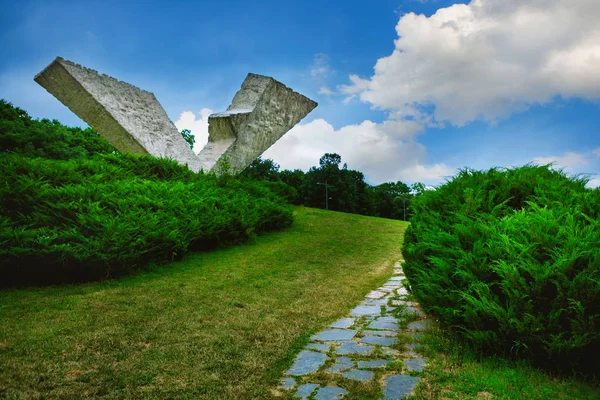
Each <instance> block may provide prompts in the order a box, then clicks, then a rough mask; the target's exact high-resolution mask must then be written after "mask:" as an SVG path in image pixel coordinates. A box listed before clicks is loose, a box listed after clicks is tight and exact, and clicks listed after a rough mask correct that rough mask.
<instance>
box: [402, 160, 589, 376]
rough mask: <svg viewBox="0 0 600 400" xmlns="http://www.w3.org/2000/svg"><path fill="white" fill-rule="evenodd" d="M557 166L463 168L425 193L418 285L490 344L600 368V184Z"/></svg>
mask: <svg viewBox="0 0 600 400" xmlns="http://www.w3.org/2000/svg"><path fill="white" fill-rule="evenodd" d="M586 182H587V181H586V179H582V178H573V177H568V176H566V175H565V174H564V173H562V172H560V171H555V170H552V169H551V168H549V167H548V166H539V167H538V166H531V165H527V166H524V167H521V168H516V169H491V170H489V171H473V170H463V171H461V172H460V173H459V174H458V176H456V177H455V178H454V179H452V180H451V181H449V182H447V183H446V184H444V185H442V186H440V187H439V188H437V189H436V190H432V191H427V192H425V193H424V194H422V195H420V196H417V198H416V199H415V201H414V202H413V203H412V205H411V207H412V208H413V210H412V211H413V213H414V214H413V217H412V219H411V225H410V227H409V229H408V230H407V232H406V236H405V240H404V245H403V253H404V256H405V259H406V264H405V268H404V270H405V272H406V275H407V277H408V279H409V281H410V284H411V290H412V293H413V295H414V296H415V297H416V298H417V299H418V300H419V302H420V303H421V304H422V306H423V307H424V308H425V309H426V310H427V311H428V312H429V313H430V314H432V315H434V316H436V317H437V318H439V320H440V321H441V323H442V324H444V325H446V326H447V327H449V328H450V329H452V330H453V331H455V332H457V333H458V334H459V335H461V336H462V337H464V338H465V339H466V340H467V341H469V342H470V343H471V344H472V345H473V346H474V347H475V348H477V349H479V350H481V351H482V352H494V353H501V354H504V355H512V356H514V357H519V358H521V357H522V358H528V359H531V360H533V361H534V362H536V363H537V364H538V365H540V366H544V367H548V368H552V369H555V368H558V369H562V370H576V371H579V372H584V373H597V372H598V371H597V368H598V367H597V362H596V360H595V358H596V357H597V354H598V351H600V225H599V222H598V218H599V217H600V190H598V189H589V188H586V187H585V185H586Z"/></svg>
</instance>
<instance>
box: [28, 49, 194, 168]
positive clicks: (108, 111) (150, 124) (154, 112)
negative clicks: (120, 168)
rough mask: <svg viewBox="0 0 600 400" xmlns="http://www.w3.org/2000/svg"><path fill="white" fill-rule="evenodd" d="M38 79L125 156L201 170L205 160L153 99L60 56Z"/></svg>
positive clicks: (38, 81)
mask: <svg viewBox="0 0 600 400" xmlns="http://www.w3.org/2000/svg"><path fill="white" fill-rule="evenodd" d="M34 79H35V81H36V82H37V83H39V84H40V85H41V86H43V87H44V88H45V89H46V90H47V91H48V92H50V93H51V94H52V95H54V96H55V97H56V98H57V99H58V100H60V101H61V102H62V103H63V104H64V105H65V106H67V107H68V108H69V109H70V110H71V111H73V112H74V113H75V114H76V115H77V116H78V117H80V118H81V119H83V120H84V121H86V122H87V123H88V124H89V125H90V126H91V127H92V128H94V129H95V130H96V131H97V132H98V133H99V134H100V135H102V136H103V137H104V138H105V139H106V140H108V142H109V143H110V144H112V145H113V146H115V147H116V148H117V150H119V151H120V152H123V153H133V154H140V155H141V154H151V155H153V156H157V157H168V158H172V159H174V160H176V161H177V162H179V163H180V164H187V165H188V168H190V169H191V170H193V171H199V170H200V168H201V166H202V163H201V161H200V159H199V158H198V157H197V156H196V154H194V152H193V151H192V149H190V147H189V146H188V144H187V142H186V141H185V140H184V139H183V137H182V136H181V134H180V133H179V131H178V130H177V128H176V127H175V125H174V124H173V122H171V120H169V117H168V116H167V113H166V112H165V110H164V109H163V108H162V107H161V105H160V103H159V102H158V100H156V97H154V94H152V93H150V92H147V91H145V90H141V89H138V88H137V87H135V86H133V85H130V84H128V83H125V82H121V81H118V80H116V79H114V78H111V77H110V76H107V75H100V74H99V73H98V72H96V71H94V70H92V69H89V68H85V67H82V66H81V65H78V64H75V63H73V62H71V61H67V60H65V59H63V58H61V57H57V58H56V59H55V60H54V61H53V62H52V63H51V64H50V65H48V66H47V67H46V68H45V69H44V70H43V71H42V72H40V73H39V74H38V75H36V77H35V78H34Z"/></svg>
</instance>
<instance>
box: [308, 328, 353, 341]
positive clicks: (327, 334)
mask: <svg viewBox="0 0 600 400" xmlns="http://www.w3.org/2000/svg"><path fill="white" fill-rule="evenodd" d="M357 332H358V331H356V330H353V329H327V330H324V331H322V332H319V333H317V334H315V335H312V336H311V337H310V339H311V340H321V341H345V340H350V339H352V338H353V337H354V336H355V335H356V333H357Z"/></svg>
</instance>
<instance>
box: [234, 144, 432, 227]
mask: <svg viewBox="0 0 600 400" xmlns="http://www.w3.org/2000/svg"><path fill="white" fill-rule="evenodd" d="M340 165H341V167H340ZM240 176H241V177H243V178H246V179H253V180H259V181H261V180H266V181H271V182H283V183H285V184H287V185H289V186H290V187H292V188H293V189H294V192H293V193H292V195H291V199H290V200H291V202H292V203H293V204H297V205H305V206H307V207H315V208H322V209H325V208H328V209H329V210H333V211H342V212H348V213H353V214H362V215H371V216H377V217H382V218H392V219H400V220H405V221H406V220H409V219H410V214H411V208H410V203H411V200H412V199H413V198H414V197H415V196H418V195H420V194H422V193H423V192H424V191H425V190H426V187H425V185H424V184H422V183H420V182H417V183H414V184H412V185H410V186H409V185H407V184H406V183H404V182H402V181H397V182H385V183H382V184H379V185H369V184H368V183H367V182H366V181H365V176H364V174H363V173H362V172H360V171H356V170H352V169H349V168H348V165H347V164H346V163H344V164H342V158H341V156H340V155H339V154H337V153H325V154H324V155H323V156H322V157H321V158H320V159H319V166H314V167H311V168H310V169H309V170H308V171H307V172H304V171H302V170H300V169H295V170H288V169H285V170H281V171H280V166H279V165H278V164H277V163H275V162H274V161H273V160H271V159H264V160H263V159H262V158H261V157H259V158H257V159H256V160H255V161H254V162H252V164H250V165H249V166H248V168H246V169H245V170H244V171H243V172H242V173H241V174H240Z"/></svg>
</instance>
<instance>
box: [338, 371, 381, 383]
mask: <svg viewBox="0 0 600 400" xmlns="http://www.w3.org/2000/svg"><path fill="white" fill-rule="evenodd" d="M342 376H343V377H344V378H348V379H352V380H355V381H362V382H368V381H370V380H371V379H373V376H374V374H373V373H372V372H371V371H363V370H360V369H353V370H351V371H346V372H343V373H342Z"/></svg>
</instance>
